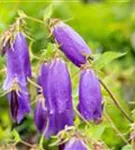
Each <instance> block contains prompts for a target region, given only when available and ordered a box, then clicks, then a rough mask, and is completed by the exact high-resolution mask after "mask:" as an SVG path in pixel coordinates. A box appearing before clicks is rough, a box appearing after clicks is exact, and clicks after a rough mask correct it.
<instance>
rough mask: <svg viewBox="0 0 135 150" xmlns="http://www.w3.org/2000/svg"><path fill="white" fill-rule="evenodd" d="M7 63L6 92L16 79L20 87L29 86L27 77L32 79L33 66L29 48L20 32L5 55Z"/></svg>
mask: <svg viewBox="0 0 135 150" xmlns="http://www.w3.org/2000/svg"><path fill="white" fill-rule="evenodd" d="M5 55H6V61H7V76H6V80H5V82H4V85H3V88H4V90H9V89H10V88H11V86H12V84H13V82H14V80H15V79H16V81H17V82H18V84H19V85H22V86H25V85H26V84H27V77H31V65H30V58H29V52H28V46H27V42H26V39H25V37H24V36H23V34H22V33H20V32H18V33H17V34H16V36H15V40H14V42H13V45H12V46H10V49H8V50H7V51H6V53H5Z"/></svg>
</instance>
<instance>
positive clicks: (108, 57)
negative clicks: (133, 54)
mask: <svg viewBox="0 0 135 150" xmlns="http://www.w3.org/2000/svg"><path fill="white" fill-rule="evenodd" d="M124 55H126V53H117V52H111V51H110V52H105V53H103V54H101V55H100V54H97V55H95V56H94V58H95V61H94V62H93V66H94V68H95V69H97V70H98V69H102V68H104V67H105V66H106V65H108V64H109V63H111V62H112V61H113V60H115V59H117V58H119V57H122V56H124Z"/></svg>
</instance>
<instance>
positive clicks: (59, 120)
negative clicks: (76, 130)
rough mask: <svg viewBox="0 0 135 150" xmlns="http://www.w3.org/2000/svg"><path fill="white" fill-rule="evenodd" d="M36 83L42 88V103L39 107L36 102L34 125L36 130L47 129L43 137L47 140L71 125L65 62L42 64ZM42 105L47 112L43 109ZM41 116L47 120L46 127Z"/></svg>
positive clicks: (69, 88) (70, 95) (68, 85)
mask: <svg viewBox="0 0 135 150" xmlns="http://www.w3.org/2000/svg"><path fill="white" fill-rule="evenodd" d="M37 81H38V84H39V85H40V86H42V88H43V95H44V96H43V97H44V102H43V100H42V105H41V101H38V103H37V105H36V111H35V124H36V126H37V128H40V126H42V127H43V128H44V129H43V130H45V128H47V130H46V134H45V136H46V137H47V138H49V137H50V136H51V135H56V134H57V133H58V132H59V131H60V130H62V129H64V128H65V126H70V125H72V124H73V106H72V91H71V80H70V76H69V73H68V70H67V67H66V64H65V62H64V61H63V60H61V59H55V60H52V61H51V62H50V63H49V64H47V63H45V64H43V65H42V67H41V69H40V74H39V77H38V80H37ZM43 104H44V105H45V107H46V110H47V111H45V109H43ZM39 114H40V115H39ZM44 114H46V115H44ZM42 115H43V116H46V120H47V118H48V125H46V124H47V123H46V121H42V120H43V119H42V118H43V117H41V116H42ZM40 124H42V125H40ZM46 126H48V127H46ZM43 130H40V132H43Z"/></svg>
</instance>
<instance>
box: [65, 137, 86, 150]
mask: <svg viewBox="0 0 135 150" xmlns="http://www.w3.org/2000/svg"><path fill="white" fill-rule="evenodd" d="M63 150H88V148H87V146H86V144H85V143H84V142H83V140H81V139H79V138H76V137H73V138H71V139H70V140H69V141H68V142H67V143H66V144H65V148H64V149H63Z"/></svg>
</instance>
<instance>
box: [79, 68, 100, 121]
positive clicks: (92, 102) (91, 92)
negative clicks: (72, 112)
mask: <svg viewBox="0 0 135 150" xmlns="http://www.w3.org/2000/svg"><path fill="white" fill-rule="evenodd" d="M101 103H102V95H101V89H100V84H99V81H98V78H97V77H96V75H95V73H94V72H93V71H92V70H90V69H84V70H82V72H81V76H80V82H79V104H78V110H79V111H80V113H81V115H82V116H83V117H84V118H85V119H87V120H94V121H96V122H97V123H98V122H99V121H100V120H101V115H102V104H101Z"/></svg>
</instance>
